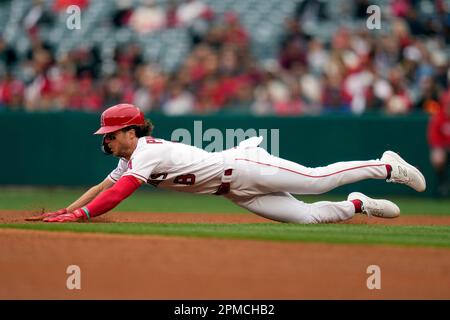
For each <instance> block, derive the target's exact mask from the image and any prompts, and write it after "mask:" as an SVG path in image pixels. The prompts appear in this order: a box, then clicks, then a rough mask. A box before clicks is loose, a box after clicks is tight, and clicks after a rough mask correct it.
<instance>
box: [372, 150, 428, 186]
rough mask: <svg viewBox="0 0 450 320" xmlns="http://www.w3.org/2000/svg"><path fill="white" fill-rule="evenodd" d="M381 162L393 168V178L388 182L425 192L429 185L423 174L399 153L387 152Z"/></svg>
mask: <svg viewBox="0 0 450 320" xmlns="http://www.w3.org/2000/svg"><path fill="white" fill-rule="evenodd" d="M380 160H381V161H382V162H384V163H385V164H388V165H390V166H391V167H392V171H391V177H390V179H386V181H387V182H394V183H402V184H406V185H407V186H409V187H411V188H413V189H414V190H416V191H418V192H423V191H425V189H426V187H427V185H426V181H425V177H424V176H423V174H422V173H421V172H420V171H419V170H418V169H417V168H416V167H414V166H412V165H410V164H409V163H408V162H406V161H405V160H403V159H402V157H400V156H399V155H398V154H397V153H395V152H392V151H386V152H385V153H383V156H382V157H381V159H380Z"/></svg>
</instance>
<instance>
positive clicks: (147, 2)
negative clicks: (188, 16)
mask: <svg viewBox="0 0 450 320" xmlns="http://www.w3.org/2000/svg"><path fill="white" fill-rule="evenodd" d="M142 2H143V5H142V6H140V7H138V8H136V9H135V10H134V11H133V13H132V15H131V17H130V21H129V24H130V27H131V28H133V29H134V30H135V31H136V32H138V33H150V32H153V31H156V30H159V29H161V28H163V27H164V26H165V24H166V15H165V13H164V11H163V10H162V9H161V8H159V7H158V6H157V5H156V3H155V0H142Z"/></svg>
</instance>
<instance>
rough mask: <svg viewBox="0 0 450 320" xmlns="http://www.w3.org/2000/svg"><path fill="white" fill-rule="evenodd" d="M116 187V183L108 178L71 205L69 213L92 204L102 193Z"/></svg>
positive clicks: (68, 208) (68, 209)
mask: <svg viewBox="0 0 450 320" xmlns="http://www.w3.org/2000/svg"><path fill="white" fill-rule="evenodd" d="M113 185H114V182H113V181H112V180H111V179H109V178H106V179H105V180H103V181H102V182H100V183H99V184H97V185H95V186H93V187H92V188H90V189H89V190H88V191H86V192H85V193H84V194H83V195H82V196H81V197H79V198H78V199H77V200H75V201H74V202H73V203H72V204H71V205H69V206H68V207H67V208H66V209H67V212H72V211H74V210H76V209H78V208H81V207H83V206H85V205H87V204H88V203H89V202H91V201H92V200H93V199H94V198H95V197H96V196H97V195H99V194H100V193H101V192H103V191H105V190H107V189H109V188H111V187H112V186H113Z"/></svg>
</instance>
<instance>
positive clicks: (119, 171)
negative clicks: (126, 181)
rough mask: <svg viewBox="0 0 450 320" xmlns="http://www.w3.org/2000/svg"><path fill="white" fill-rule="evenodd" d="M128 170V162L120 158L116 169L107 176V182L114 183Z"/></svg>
mask: <svg viewBox="0 0 450 320" xmlns="http://www.w3.org/2000/svg"><path fill="white" fill-rule="evenodd" d="M127 169H128V161H127V160H125V159H123V158H121V159H120V160H119V163H118V165H117V167H116V168H115V169H114V170H113V171H111V173H110V174H109V175H108V178H109V180H111V181H112V182H114V183H116V182H117V181H118V180H119V179H120V178H121V177H122V175H123V174H124V173H125V172H126V171H127Z"/></svg>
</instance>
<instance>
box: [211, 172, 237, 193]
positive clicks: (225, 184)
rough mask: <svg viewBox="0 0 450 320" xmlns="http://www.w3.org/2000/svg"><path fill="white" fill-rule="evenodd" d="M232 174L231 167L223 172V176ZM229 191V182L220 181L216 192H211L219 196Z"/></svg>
mask: <svg viewBox="0 0 450 320" xmlns="http://www.w3.org/2000/svg"><path fill="white" fill-rule="evenodd" d="M232 174H233V169H227V170H225V172H224V173H223V175H224V176H231V175H232ZM228 192H230V183H229V182H222V184H221V185H220V186H219V188H218V189H217V191H216V192H214V193H213V194H214V195H216V196H221V195H223V194H227V193H228Z"/></svg>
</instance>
